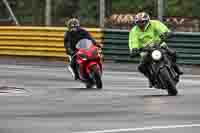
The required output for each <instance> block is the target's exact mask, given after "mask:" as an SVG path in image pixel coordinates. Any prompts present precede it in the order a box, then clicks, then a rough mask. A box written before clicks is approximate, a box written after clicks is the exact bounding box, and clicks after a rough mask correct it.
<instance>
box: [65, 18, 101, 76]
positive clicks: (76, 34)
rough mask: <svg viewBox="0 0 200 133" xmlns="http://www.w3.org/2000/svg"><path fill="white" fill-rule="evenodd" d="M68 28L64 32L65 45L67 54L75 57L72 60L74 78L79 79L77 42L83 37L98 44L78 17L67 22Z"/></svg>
mask: <svg viewBox="0 0 200 133" xmlns="http://www.w3.org/2000/svg"><path fill="white" fill-rule="evenodd" d="M65 24H66V26H67V28H68V30H67V31H66V32H65V33H64V47H65V49H66V54H67V55H69V56H71V57H73V58H72V60H71V62H70V67H71V70H72V72H73V75H74V79H75V80H77V79H79V74H78V71H77V64H76V56H74V55H75V53H76V44H77V43H78V41H80V40H81V39H89V40H91V41H92V42H93V44H94V45H97V43H96V41H95V40H94V39H93V38H92V37H91V35H90V34H89V32H87V31H86V30H85V29H83V28H81V27H80V22H79V20H78V19H76V18H71V19H70V20H68V21H66V22H65Z"/></svg>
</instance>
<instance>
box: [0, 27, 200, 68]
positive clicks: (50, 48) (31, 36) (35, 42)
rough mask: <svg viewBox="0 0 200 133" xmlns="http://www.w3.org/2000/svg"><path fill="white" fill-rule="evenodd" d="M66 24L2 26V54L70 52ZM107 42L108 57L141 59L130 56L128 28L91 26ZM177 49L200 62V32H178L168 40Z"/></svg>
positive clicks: (185, 59)
mask: <svg viewBox="0 0 200 133" xmlns="http://www.w3.org/2000/svg"><path fill="white" fill-rule="evenodd" d="M65 30H66V29H65V28H63V27H16V26H7V27H6V26H0V55H8V56H25V57H27V56H32V57H59V58H63V57H65V56H66V54H65V50H64V47H63V43H64V42H63V37H64V31H65ZM87 30H88V31H89V32H90V33H91V35H92V36H93V37H94V38H95V39H96V40H97V41H98V42H101V43H103V44H104V48H103V53H104V57H105V60H111V61H114V62H138V58H136V59H131V58H129V49H128V33H129V32H128V31H127V30H111V29H104V30H102V29H96V28H88V29H87ZM167 43H168V46H169V47H171V48H174V49H176V51H177V54H178V62H179V63H181V64H200V33H185V32H184V33H183V32H182V33H181V32H176V33H174V34H173V36H172V38H170V39H169V40H168V41H167Z"/></svg>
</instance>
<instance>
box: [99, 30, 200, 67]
mask: <svg viewBox="0 0 200 133" xmlns="http://www.w3.org/2000/svg"><path fill="white" fill-rule="evenodd" d="M103 43H104V50H103V51H104V55H105V56H104V57H105V58H106V59H112V60H114V61H116V62H138V59H130V58H129V49H128V31H127V30H111V29H110V30H109V29H107V30H104V39H103ZM167 43H168V46H169V47H171V48H174V49H175V50H176V51H177V55H178V63H181V64H200V33H185V32H184V33H183V32H176V33H174V34H173V36H172V38H170V39H169V40H168V41H167Z"/></svg>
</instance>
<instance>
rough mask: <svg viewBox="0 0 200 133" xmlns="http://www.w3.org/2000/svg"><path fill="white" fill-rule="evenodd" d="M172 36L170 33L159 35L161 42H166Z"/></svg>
mask: <svg viewBox="0 0 200 133" xmlns="http://www.w3.org/2000/svg"><path fill="white" fill-rule="evenodd" d="M171 36H172V32H164V33H162V34H161V35H160V39H161V40H162V41H166V40H167V39H168V38H169V37H171Z"/></svg>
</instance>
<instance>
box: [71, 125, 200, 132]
mask: <svg viewBox="0 0 200 133" xmlns="http://www.w3.org/2000/svg"><path fill="white" fill-rule="evenodd" d="M185 127H200V124H188V125H169V126H152V127H143V128H126V129H110V130H101V131H100V130H99V131H85V132H74V133H119V132H130V131H132V132H133V131H146V130H156V129H173V128H185Z"/></svg>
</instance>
